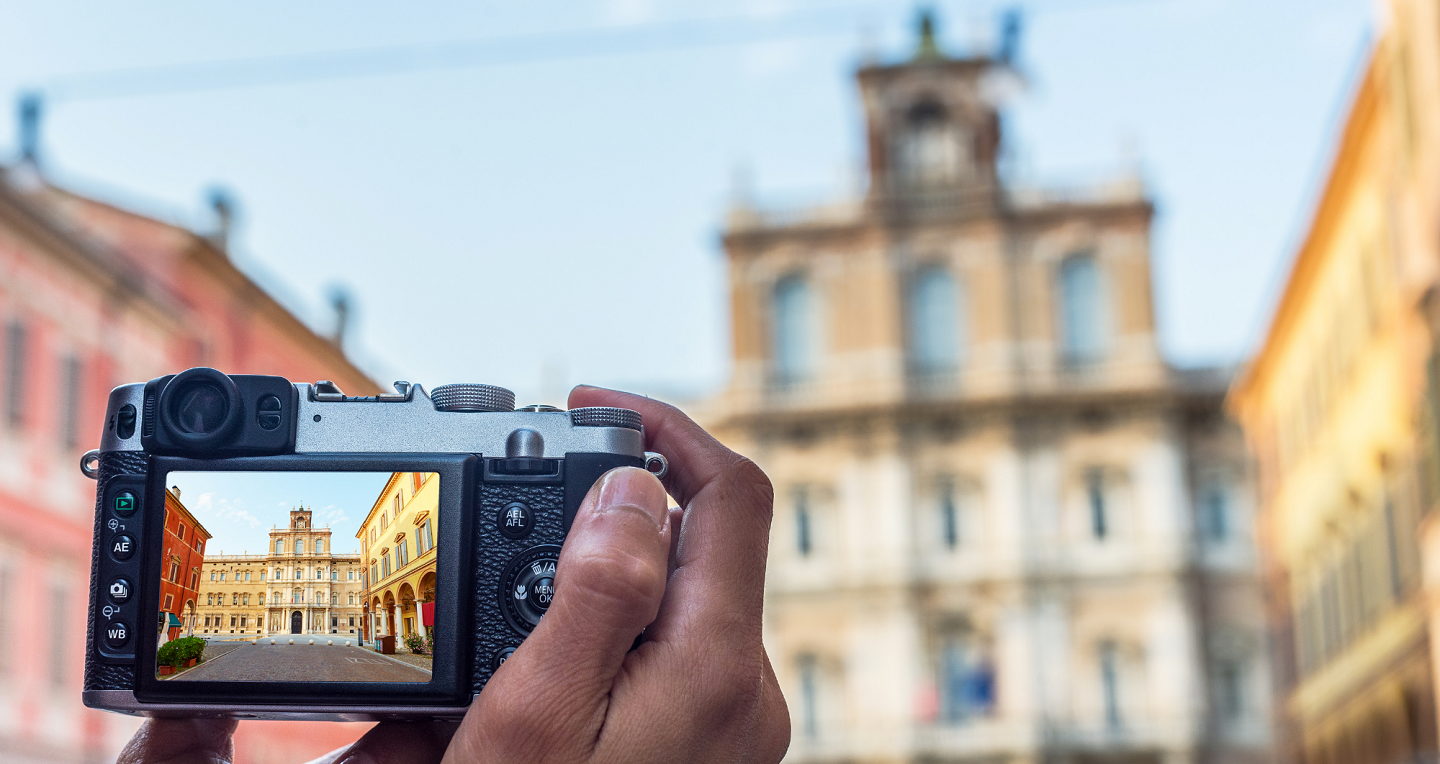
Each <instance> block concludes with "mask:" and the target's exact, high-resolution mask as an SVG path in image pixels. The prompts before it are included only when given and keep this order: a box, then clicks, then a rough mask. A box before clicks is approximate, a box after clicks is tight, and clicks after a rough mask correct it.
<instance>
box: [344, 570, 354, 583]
mask: <svg viewBox="0 0 1440 764" xmlns="http://www.w3.org/2000/svg"><path fill="white" fill-rule="evenodd" d="M345 576H346V580H347V581H354V580H355V571H353V570H347V571H345Z"/></svg>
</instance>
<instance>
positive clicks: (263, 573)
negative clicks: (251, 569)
mask: <svg viewBox="0 0 1440 764" xmlns="http://www.w3.org/2000/svg"><path fill="white" fill-rule="evenodd" d="M260 580H261V581H264V580H265V571H263V570H262V571H260Z"/></svg>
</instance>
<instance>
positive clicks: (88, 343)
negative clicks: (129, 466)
mask: <svg viewBox="0 0 1440 764" xmlns="http://www.w3.org/2000/svg"><path fill="white" fill-rule="evenodd" d="M0 326H3V334H0V677H3V680H0V762H6V763H7V764H8V763H9V762H42V761H43V762H88V761H99V760H105V759H113V757H114V756H115V754H116V753H117V752H118V750H119V748H120V746H121V745H123V743H124V741H125V739H126V738H128V737H129V734H130V732H131V731H132V730H133V729H134V728H135V726H136V725H137V724H138V722H137V721H135V720H133V719H130V718H128V717H122V716H117V715H112V714H107V713H104V712H100V711H91V710H88V709H86V708H84V707H83V706H82V704H81V702H80V692H81V683H82V677H83V670H84V658H85V635H86V633H87V626H86V618H87V612H86V611H87V602H88V593H89V590H90V587H91V581H90V574H89V568H90V551H91V535H92V530H93V527H94V509H95V483H94V481H92V480H89V479H87V478H85V477H84V476H83V475H81V473H80V470H79V466H78V465H79V459H80V456H81V454H83V453H84V452H85V451H86V450H88V449H90V448H94V447H95V446H96V445H97V444H98V443H99V437H100V432H101V426H102V424H103V419H104V413H105V405H106V400H107V396H108V393H109V391H110V389H111V388H112V387H113V386H115V385H118V384H121V383H125V382H135V381H143V380H146V379H150V378H152V377H157V376H160V375H162V374H167V373H173V372H175V371H177V370H179V369H183V368H185V367H187V366H194V365H209V366H214V367H217V368H220V369H222V370H224V371H227V372H239V373H259V374H283V375H285V376H287V377H290V378H291V379H296V380H316V379H321V378H328V379H333V380H336V381H337V382H338V383H340V384H341V385H343V386H344V387H345V389H347V390H349V389H352V388H353V389H356V390H362V391H370V392H375V391H378V389H377V388H376V386H375V384H374V383H373V382H372V381H370V380H369V379H368V378H366V376H365V375H364V374H363V373H361V372H360V371H359V370H358V369H357V368H356V367H355V366H354V365H353V364H351V363H350V362H349V361H348V360H347V359H346V357H345V354H344V352H342V350H341V349H340V348H339V347H337V346H336V345H335V344H334V343H332V342H330V341H329V340H327V339H326V338H324V337H322V336H320V335H318V334H316V333H315V332H314V331H312V330H311V329H309V328H308V327H307V326H306V325H305V324H304V323H302V322H301V321H300V320H299V319H297V318H296V317H295V316H294V315H292V314H291V313H290V312H289V311H288V310H286V309H285V308H284V307H283V306H282V305H281V304H280V303H278V302H276V301H275V300H274V299H273V298H272V297H270V296H269V295H268V294H267V293H266V292H265V291H264V290H263V289H261V288H260V287H259V286H258V285H256V284H255V283H254V282H253V281H252V280H251V279H250V278H248V277H247V276H246V275H245V274H244V273H243V272H242V271H241V270H239V269H238V268H237V267H236V266H235V264H234V263H233V262H232V261H231V260H230V258H229V257H227V255H226V253H225V251H224V249H223V247H222V246H220V244H219V243H217V242H216V241H214V240H211V239H209V238H206V237H203V236H199V235H197V234H195V233H193V232H191V231H188V230H185V229H183V228H180V227H177V226H174V225H170V224H167V223H163V222H160V221H157V220H154V219H152V218H148V217H145V216H142V215H137V214H133V213H130V212H127V211H125V210H122V209H119V208H117V207H114V206H111V205H109V204H105V203H101V202H98V201H95V200H92V199H88V198H85V197H82V196H79V195H76V194H72V193H68V192H66V191H64V190H62V189H60V188H57V187H54V186H52V185H50V184H49V183H47V182H46V180H45V178H44V176H43V175H42V174H41V173H40V172H39V170H38V167H37V166H36V165H35V164H34V162H33V160H31V161H25V162H22V163H21V164H19V165H16V166H13V167H10V168H8V169H5V168H0ZM246 730H247V726H246V725H241V733H240V737H239V738H237V740H238V741H239V747H240V750H241V752H242V753H241V755H242V757H243V755H244V754H243V752H244V751H245V750H246V748H245V746H246V744H245V735H246ZM267 734H269V735H272V736H273V735H278V736H280V738H279V739H281V740H289V741H291V745H292V747H293V745H299V744H302V743H303V744H305V745H311V746H312V747H313V744H314V743H315V741H317V740H318V741H321V744H325V743H328V742H330V741H333V744H331V745H329V748H334V747H336V746H338V745H340V744H342V743H343V742H345V741H346V740H348V739H353V738H354V737H355V736H356V734H358V733H357V732H356V731H355V730H353V729H349V728H344V727H336V726H327V725H297V724H291V725H288V726H282V727H280V728H277V729H275V730H267ZM342 737H344V738H345V739H341V738H342ZM304 750H312V749H311V748H307V749H304ZM321 750H328V748H322V749H321ZM291 755H292V757H293V756H294V753H293V751H292V754H291Z"/></svg>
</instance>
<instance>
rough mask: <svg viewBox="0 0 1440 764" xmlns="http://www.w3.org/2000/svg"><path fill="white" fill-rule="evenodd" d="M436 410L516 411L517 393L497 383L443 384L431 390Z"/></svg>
mask: <svg viewBox="0 0 1440 764" xmlns="http://www.w3.org/2000/svg"><path fill="white" fill-rule="evenodd" d="M430 401H431V402H432V403H434V404H435V410H436V411H514V410H515V393H512V392H510V391H509V390H506V389H505V388H503V387H496V386H495V385H476V384H459V385H441V386H439V387H437V388H435V389H434V390H431V391H430Z"/></svg>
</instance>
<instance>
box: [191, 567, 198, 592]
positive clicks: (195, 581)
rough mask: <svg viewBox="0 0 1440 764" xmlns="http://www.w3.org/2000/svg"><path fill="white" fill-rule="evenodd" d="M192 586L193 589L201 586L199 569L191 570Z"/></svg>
mask: <svg viewBox="0 0 1440 764" xmlns="http://www.w3.org/2000/svg"><path fill="white" fill-rule="evenodd" d="M190 588H191V589H199V588H200V571H198V570H193V571H190Z"/></svg>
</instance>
